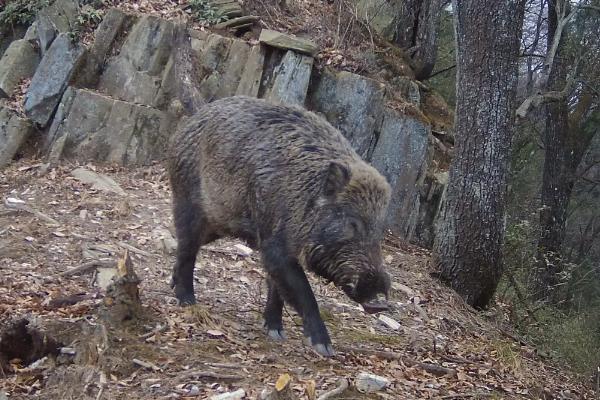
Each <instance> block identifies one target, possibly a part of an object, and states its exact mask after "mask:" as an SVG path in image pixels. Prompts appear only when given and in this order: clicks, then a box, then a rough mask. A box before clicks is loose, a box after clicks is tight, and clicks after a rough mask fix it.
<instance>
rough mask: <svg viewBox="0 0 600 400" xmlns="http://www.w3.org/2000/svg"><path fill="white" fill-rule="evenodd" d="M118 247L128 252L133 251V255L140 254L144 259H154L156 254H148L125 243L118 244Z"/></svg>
mask: <svg viewBox="0 0 600 400" xmlns="http://www.w3.org/2000/svg"><path fill="white" fill-rule="evenodd" d="M117 245H118V246H119V247H122V248H124V249H126V250H129V251H131V252H132V253H135V254H139V255H141V256H144V257H150V258H152V257H154V254H152V253H148V252H147V251H144V250H140V249H138V248H137V247H133V246H132V245H130V244H127V243H125V242H117Z"/></svg>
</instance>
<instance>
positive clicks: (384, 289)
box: [304, 161, 390, 304]
mask: <svg viewBox="0 0 600 400" xmlns="http://www.w3.org/2000/svg"><path fill="white" fill-rule="evenodd" d="M323 176H324V178H323V183H322V189H321V192H320V193H319V194H318V195H317V197H316V198H315V199H313V201H311V203H310V204H309V208H310V209H311V211H312V212H311V214H312V217H313V218H314V219H313V218H311V220H312V221H313V222H312V228H311V230H310V235H309V240H308V241H307V243H306V244H305V247H304V254H305V261H306V264H307V266H308V268H310V269H311V270H313V271H315V272H316V273H317V274H319V275H321V276H323V277H325V278H326V279H329V280H331V281H333V282H334V284H335V285H336V286H338V287H339V288H341V289H342V290H343V291H344V292H345V293H346V294H347V295H348V297H350V298H351V299H352V300H354V301H356V302H357V303H361V304H363V303H366V302H369V301H371V300H373V299H375V298H376V297H377V295H378V294H382V295H385V296H386V297H387V294H388V290H389V287H390V277H389V275H388V274H387V272H385V270H384V268H383V262H382V257H381V244H380V241H381V239H382V237H383V231H384V224H385V215H386V212H387V206H388V203H389V200H390V187H389V184H388V183H387V181H386V180H385V178H383V177H382V176H381V175H380V174H379V173H378V172H377V171H376V170H375V169H374V168H372V167H371V166H369V165H367V164H364V163H357V162H355V161H350V162H349V163H348V164H346V165H344V164H342V163H340V162H331V163H330V165H329V166H328V168H327V170H326V171H324V174H323Z"/></svg>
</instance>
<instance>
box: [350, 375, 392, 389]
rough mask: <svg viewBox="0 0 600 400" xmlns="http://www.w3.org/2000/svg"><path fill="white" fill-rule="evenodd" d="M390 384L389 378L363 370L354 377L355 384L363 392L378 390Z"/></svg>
mask: <svg viewBox="0 0 600 400" xmlns="http://www.w3.org/2000/svg"><path fill="white" fill-rule="evenodd" d="M389 384H390V380H389V379H387V378H384V377H383V376H379V375H374V374H370V373H368V372H361V373H359V374H358V375H357V376H356V378H355V379H354V386H355V387H356V389H357V390H358V391H359V392H361V393H374V392H378V391H380V390H382V389H384V388H385V387H386V386H388V385H389Z"/></svg>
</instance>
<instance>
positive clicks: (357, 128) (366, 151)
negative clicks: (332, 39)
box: [308, 71, 385, 160]
mask: <svg viewBox="0 0 600 400" xmlns="http://www.w3.org/2000/svg"><path fill="white" fill-rule="evenodd" d="M384 94H385V87H384V86H383V85H382V84H381V83H379V82H377V81H374V80H372V79H369V78H365V77H363V76H360V75H356V74H353V73H350V72H345V71H343V72H339V73H337V74H335V73H332V72H329V71H326V72H324V73H323V75H322V76H321V77H320V79H317V80H316V83H315V84H314V85H313V87H312V90H310V93H309V96H308V106H309V108H310V109H312V110H315V111H318V112H320V113H322V114H324V116H325V118H327V120H328V121H329V122H330V123H331V124H333V125H334V126H335V127H336V128H338V129H339V130H340V131H341V132H342V133H343V134H344V136H346V137H347V138H348V140H349V141H350V143H351V144H352V146H353V147H354V149H355V150H356V151H357V152H358V154H359V155H360V156H361V157H363V158H365V159H367V160H368V159H369V156H370V154H371V152H372V150H373V146H374V144H375V142H376V134H375V132H376V131H377V128H378V126H379V125H380V123H381V116H382V109H383V98H384Z"/></svg>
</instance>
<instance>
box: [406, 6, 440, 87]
mask: <svg viewBox="0 0 600 400" xmlns="http://www.w3.org/2000/svg"><path fill="white" fill-rule="evenodd" d="M445 3H446V1H444V0H406V1H402V2H401V6H400V14H399V16H398V18H397V27H398V28H397V30H396V43H397V44H398V45H399V46H400V47H401V48H403V49H407V50H408V53H409V56H410V57H411V59H412V60H413V62H414V65H413V69H414V71H415V77H416V78H417V79H418V80H423V79H427V78H428V77H429V76H430V75H431V73H432V72H433V67H434V66H435V62H436V58H437V36H438V28H439V24H440V14H441V11H442V7H443V5H444V4H445Z"/></svg>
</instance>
